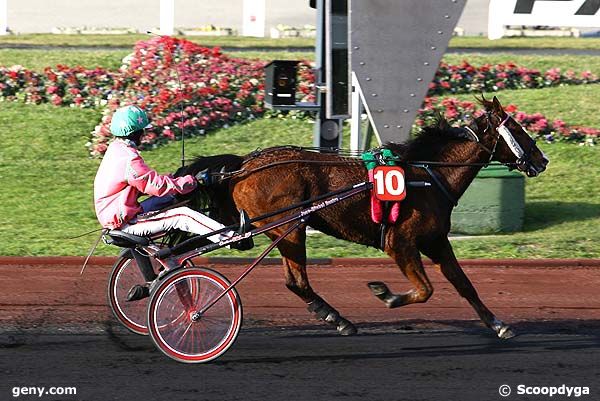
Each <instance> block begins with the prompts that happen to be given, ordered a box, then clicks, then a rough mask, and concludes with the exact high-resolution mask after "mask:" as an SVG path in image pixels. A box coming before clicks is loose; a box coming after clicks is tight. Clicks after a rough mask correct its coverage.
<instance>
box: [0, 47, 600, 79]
mask: <svg viewBox="0 0 600 401" xmlns="http://www.w3.org/2000/svg"><path fill="white" fill-rule="evenodd" d="M129 53H130V52H129V51H127V50H104V49H103V50H82V49H68V50H65V49H60V50H36V49H33V50H32V49H0V65H1V66H10V65H15V64H18V65H22V66H24V67H26V68H30V69H33V70H36V71H41V70H43V69H44V68H45V67H47V66H54V65H56V64H65V65H70V66H75V65H82V66H84V67H86V68H94V67H97V66H100V67H103V68H108V69H112V70H115V69H117V68H119V67H120V66H121V60H122V59H123V57H125V56H126V55H127V54H129ZM229 55H231V56H232V57H240V58H248V59H260V60H265V61H269V60H314V53H312V52H286V51H268V52H264V51H263V52H258V51H235V52H230V53H229ZM463 60H467V61H468V62H469V63H471V64H473V65H482V64H486V63H489V64H498V63H506V62H509V61H511V62H514V63H516V64H518V65H521V66H525V67H528V68H535V69H539V70H541V71H547V70H549V69H550V68H554V67H555V66H560V68H561V70H562V71H566V70H568V69H572V70H574V71H576V72H581V71H585V70H589V71H592V72H594V73H596V74H600V57H595V56H577V57H572V56H529V55H521V54H518V55H517V54H510V53H500V54H478V53H474V54H465V53H462V54H446V55H445V56H444V57H443V61H445V62H447V63H450V64H458V63H460V62H462V61H463Z"/></svg>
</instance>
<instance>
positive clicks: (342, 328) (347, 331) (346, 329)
mask: <svg viewBox="0 0 600 401" xmlns="http://www.w3.org/2000/svg"><path fill="white" fill-rule="evenodd" d="M337 331H338V333H339V334H340V335H342V336H353V335H355V334H356V333H357V332H358V330H356V327H354V325H353V324H352V323H350V322H349V321H348V320H345V319H344V321H343V322H340V324H338V326H337Z"/></svg>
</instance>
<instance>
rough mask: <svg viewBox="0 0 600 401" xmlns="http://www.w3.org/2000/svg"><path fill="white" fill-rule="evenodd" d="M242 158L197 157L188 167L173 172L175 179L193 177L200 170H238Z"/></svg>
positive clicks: (221, 156)
mask: <svg viewBox="0 0 600 401" xmlns="http://www.w3.org/2000/svg"><path fill="white" fill-rule="evenodd" d="M243 161H244V158H243V157H242V156H238V155H233V154H223V155H214V156H198V157H196V158H195V159H194V161H193V162H192V164H190V165H189V166H184V167H180V168H179V169H178V170H177V172H175V176H176V177H180V176H183V175H188V174H192V175H195V174H197V173H198V172H199V171H202V170H206V169H207V170H210V171H220V170H221V169H224V171H233V170H237V169H239V168H240V166H241V165H242V162H243Z"/></svg>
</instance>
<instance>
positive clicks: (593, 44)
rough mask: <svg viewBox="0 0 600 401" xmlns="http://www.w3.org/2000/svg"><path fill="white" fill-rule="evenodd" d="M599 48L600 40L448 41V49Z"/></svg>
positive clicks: (466, 38) (473, 38) (477, 38)
mask: <svg viewBox="0 0 600 401" xmlns="http://www.w3.org/2000/svg"><path fill="white" fill-rule="evenodd" d="M599 46H600V38H559V37H541V38H502V39H497V40H489V39H487V38H485V37H482V36H456V37H453V38H452V39H451V40H450V47H477V48H527V49H588V50H597V49H598V47H599Z"/></svg>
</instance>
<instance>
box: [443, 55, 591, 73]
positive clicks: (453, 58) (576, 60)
mask: <svg viewBox="0 0 600 401" xmlns="http://www.w3.org/2000/svg"><path fill="white" fill-rule="evenodd" d="M442 60H443V61H445V62H446V63H449V64H460V63H461V62H462V61H463V60H466V61H468V62H469V63H470V64H472V65H475V66H480V65H483V64H501V63H507V62H513V63H515V64H517V65H519V66H522V67H527V68H533V69H538V70H540V71H542V72H545V71H548V70H549V69H551V68H555V67H556V66H560V69H561V71H563V72H565V71H567V70H569V69H570V70H573V71H576V72H581V71H586V70H589V71H592V72H593V73H595V74H600V57H597V56H577V57H573V56H568V55H567V56H542V55H535V56H533V55H523V54H511V53H494V54H481V53H468V54H467V53H456V54H455V53H451V54H446V55H444V57H443V59H442Z"/></svg>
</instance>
